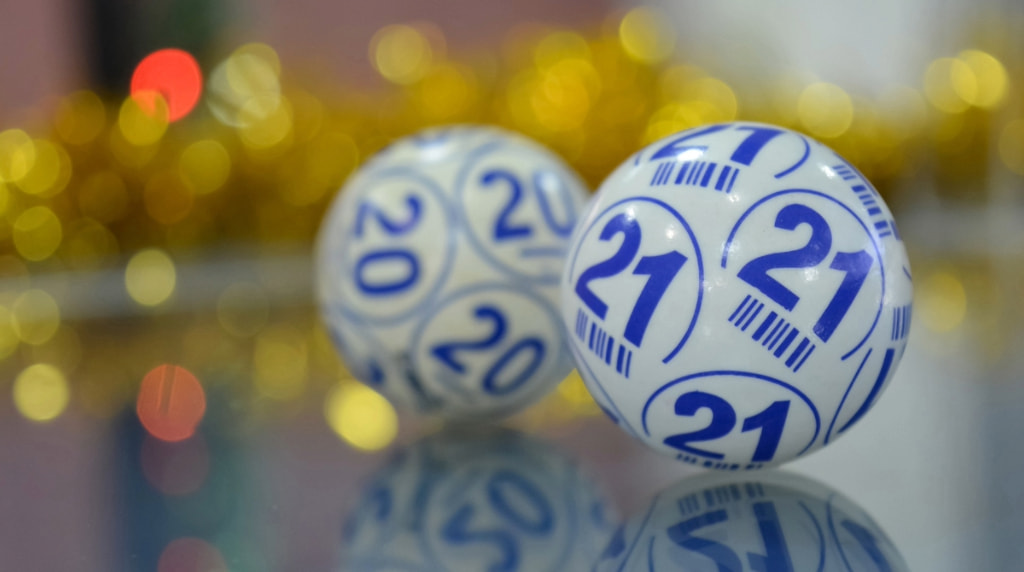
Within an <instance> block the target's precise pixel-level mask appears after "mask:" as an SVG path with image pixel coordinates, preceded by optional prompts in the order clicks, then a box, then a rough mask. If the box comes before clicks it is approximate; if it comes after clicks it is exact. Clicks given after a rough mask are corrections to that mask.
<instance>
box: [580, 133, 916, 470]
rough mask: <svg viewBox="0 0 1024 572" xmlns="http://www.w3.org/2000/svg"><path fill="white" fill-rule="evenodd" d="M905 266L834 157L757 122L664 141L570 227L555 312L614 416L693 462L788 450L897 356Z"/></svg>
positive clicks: (885, 217) (873, 207)
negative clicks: (573, 228) (559, 312)
mask: <svg viewBox="0 0 1024 572" xmlns="http://www.w3.org/2000/svg"><path fill="white" fill-rule="evenodd" d="M911 296H912V291H911V275H910V265H909V263H908V261H907V256H906V252H905V250H904V248H903V243H902V240H901V238H900V235H899V232H898V230H897V228H896V225H895V223H894V221H893V217H892V214H891V213H890V212H889V209H888V208H887V207H886V205H885V203H884V202H883V201H882V198H881V197H880V196H879V194H878V192H877V191H876V190H875V189H874V187H872V185H871V183H870V182H868V181H867V180H866V179H864V177H863V176H862V175H861V174H860V173H859V172H858V171H857V170H856V169H855V168H853V167H852V166H851V165H850V164H849V163H848V162H846V161H845V160H844V159H843V158H842V157H840V156H839V155H837V154H836V153H835V152H833V151H832V150H831V149H829V148H827V147H825V146H824V145H822V144H821V143H818V142H817V141H814V140H811V139H809V138H808V137H806V136H804V135H801V134H799V133H796V132H793V131H790V130H787V129H784V128H781V127H774V126H770V125H764V124H757V123H723V124H716V125H708V126H703V127H698V128H695V129H691V130H689V131H684V132H682V133H678V134H676V135H673V136H670V137H666V138H665V139H662V140H661V141H658V142H656V143H654V144H652V145H650V146H649V147H647V148H645V149H644V150H642V151H641V152H639V153H637V154H636V155H635V156H633V157H631V158H630V159H629V160H627V161H626V162H625V163H623V164H622V165H621V166H619V168H618V169H616V170H615V172H613V173H612V174H611V175H610V176H609V177H608V178H607V179H606V180H605V181H604V183H603V184H602V186H601V188H600V189H599V190H598V192H597V195H596V197H595V199H594V200H593V201H592V202H591V204H590V205H589V206H588V209H587V212H585V213H584V215H583V217H582V219H581V221H580V224H579V226H578V227H577V229H576V231H575V233H574V234H573V237H572V240H571V245H570V248H569V256H568V260H567V262H566V268H565V271H564V274H563V280H562V318H563V320H564V321H565V323H566V326H567V327H568V331H569V336H570V346H571V348H572V351H573V354H574V357H575V358H576V361H577V364H578V366H579V370H580V374H581V376H582V377H583V379H584V381H585V382H586V384H587V387H588V388H589V389H590V392H591V394H592V395H593V396H594V399H595V400H596V401H597V402H598V404H599V405H600V406H601V407H602V408H603V409H604V410H605V412H606V413H608V415H609V417H611V418H612V419H613V420H614V421H615V422H616V423H618V424H619V426H620V427H621V428H622V429H624V430H625V431H627V432H628V433H630V434H632V435H634V436H635V437H637V438H638V439H640V440H641V441H643V442H644V443H646V444H648V445H649V446H651V447H653V448H654V449H656V450H659V451H662V452H664V453H666V454H669V455H672V456H674V457H676V458H677V459H679V460H681V461H684V462H687V463H692V464H696V465H700V466H703V467H708V468H717V469H725V470H736V469H754V468H760V467H763V466H767V465H771V464H777V463H780V462H784V461H786V460H789V459H793V458H796V457H799V456H801V455H805V454H807V453H809V452H811V451H813V450H815V449H818V448H820V447H822V446H824V445H827V444H828V443H830V442H831V441H834V440H835V439H837V438H838V437H839V436H840V435H842V434H843V433H845V432H846V431H847V430H848V429H849V428H850V427H851V426H852V425H853V424H855V423H856V422H858V421H859V420H860V419H861V418H862V417H863V416H864V414H865V413H866V412H867V411H868V409H870V408H871V406H872V405H873V404H874V403H875V402H876V401H877V399H878V397H879V395H880V394H881V393H882V391H883V390H884V389H885V386H886V384H887V383H888V381H889V379H891V377H892V375H893V372H894V371H895V370H896V365H897V363H898V362H899V360H900V358H901V357H902V355H903V351H904V348H905V346H906V341H907V335H908V334H909V331H910V316H911Z"/></svg>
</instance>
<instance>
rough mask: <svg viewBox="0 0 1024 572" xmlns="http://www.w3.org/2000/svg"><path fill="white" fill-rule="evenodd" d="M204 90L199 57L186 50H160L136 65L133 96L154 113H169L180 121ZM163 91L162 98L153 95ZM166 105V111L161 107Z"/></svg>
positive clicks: (173, 118)
mask: <svg viewBox="0 0 1024 572" xmlns="http://www.w3.org/2000/svg"><path fill="white" fill-rule="evenodd" d="M202 91H203V73H202V70H200V69H199V64H198V63H196V60H195V58H193V57H192V56H191V54H189V53H188V52H186V51H183V50H179V49H175V48H167V49H163V50H157V51H155V52H153V53H151V54H149V55H148V56H146V57H145V58H143V60H142V61H141V62H139V65H138V66H136V67H135V72H134V73H133V74H132V83H131V94H132V99H133V100H135V101H136V102H138V104H139V105H140V106H141V108H142V109H144V110H145V111H146V112H147V113H149V114H150V115H151V116H158V115H159V114H160V113H166V117H167V120H169V121H178V120H179V119H182V118H183V117H185V116H186V115H188V114H189V112H191V111H192V109H193V108H194V107H195V106H196V103H197V102H198V101H199V96H200V94H201V93H202ZM155 94H159V96H160V97H153V95H155ZM163 105H166V111H165V112H164V111H161V110H160V106H163Z"/></svg>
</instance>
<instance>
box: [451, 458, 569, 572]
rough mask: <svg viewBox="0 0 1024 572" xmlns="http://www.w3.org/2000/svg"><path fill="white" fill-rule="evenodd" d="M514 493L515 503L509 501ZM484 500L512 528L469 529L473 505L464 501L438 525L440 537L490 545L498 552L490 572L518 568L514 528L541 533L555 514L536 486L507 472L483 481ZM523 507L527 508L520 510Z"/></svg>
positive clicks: (546, 530)
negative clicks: (485, 487)
mask: <svg viewBox="0 0 1024 572" xmlns="http://www.w3.org/2000/svg"><path fill="white" fill-rule="evenodd" d="M511 495H514V497H515V500H517V501H519V502H510V501H509V497H510V496H511ZM487 500H488V503H489V504H490V506H491V508H492V509H493V510H494V512H495V513H497V515H498V516H500V517H501V520H502V521H504V522H506V523H508V524H509V525H511V527H512V528H513V530H508V529H506V528H502V527H493V528H490V529H477V530H472V529H471V525H470V523H471V521H472V520H473V517H474V516H475V514H476V510H475V507H474V506H473V505H472V504H470V503H466V504H464V505H462V506H461V507H459V509H458V510H456V511H455V513H454V514H453V515H452V516H451V518H449V519H448V521H447V522H446V523H445V524H444V526H443V527H442V528H441V537H442V538H444V539H445V540H446V541H447V542H449V543H451V544H454V545H456V546H459V545H465V544H484V545H491V546H493V547H494V549H496V550H497V551H498V552H499V553H500V560H498V561H496V562H494V563H492V564H491V565H490V566H489V567H488V568H487V570H488V571H490V572H499V571H501V572H506V571H508V572H510V571H513V570H518V569H519V542H518V541H517V538H516V535H515V534H514V533H515V532H516V530H518V531H521V532H523V533H525V534H528V535H531V536H541V537H542V536H545V535H547V534H549V533H550V532H551V530H552V529H553V528H554V520H555V515H554V511H553V510H552V508H551V503H550V502H548V500H547V498H546V497H545V496H544V494H543V492H541V491H540V490H539V489H538V488H537V487H536V485H534V484H533V483H531V482H530V481H528V480H527V479H524V478H523V477H521V476H519V475H518V474H516V473H512V472H509V471H504V470H503V471H499V472H498V473H496V474H495V475H494V476H492V477H491V478H490V480H489V481H488V482H487ZM524 509H529V510H528V511H527V510H524Z"/></svg>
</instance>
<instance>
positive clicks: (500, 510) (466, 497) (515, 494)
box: [342, 428, 617, 572]
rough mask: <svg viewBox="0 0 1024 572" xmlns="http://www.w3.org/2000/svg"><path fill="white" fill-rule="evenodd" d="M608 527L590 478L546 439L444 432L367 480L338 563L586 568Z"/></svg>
mask: <svg viewBox="0 0 1024 572" xmlns="http://www.w3.org/2000/svg"><path fill="white" fill-rule="evenodd" d="M616 524H617V519H616V516H615V513H614V510H613V508H612V506H611V503H610V502H609V500H608V498H607V497H606V496H605V495H604V493H603V492H602V491H601V490H600V489H599V488H598V487H597V486H596V485H595V483H594V481H593V480H592V479H591V478H590V477H589V476H588V475H587V474H585V472H584V471H583V470H582V469H581V468H580V467H579V466H578V465H577V464H576V463H574V462H573V461H572V460H571V459H569V458H567V457H566V456H565V455H563V454H562V453H561V452H559V451H558V450H556V449H555V448H553V447H551V446H549V445H548V444H547V443H545V442H543V441H540V440H538V439H536V438H533V437H530V436H527V435H523V434H520V433H516V432H513V431H508V430H502V429H493V428H491V429H488V428H484V429H483V430H481V429H479V428H475V429H473V430H471V431H469V430H465V431H462V432H446V433H442V434H440V435H434V436H431V437H428V438H426V439H423V440H421V441H420V442H418V443H416V444H415V445H413V446H412V447H410V448H408V449H406V450H403V451H401V452H400V453H399V455H398V456H397V458H396V459H395V460H394V462H392V463H391V464H389V465H388V466H387V467H386V468H384V469H383V470H382V471H380V472H379V473H378V474H377V475H376V476H375V478H374V479H373V481H372V483H371V484H370V485H369V486H368V487H367V488H366V491H365V493H364V495H363V497H362V499H361V500H360V502H359V503H358V504H357V506H356V507H355V509H354V510H353V511H352V513H351V514H350V515H349V516H348V518H347V519H346V523H345V527H344V531H343V539H344V556H343V561H344V567H343V568H342V569H343V570H347V571H349V572H364V571H365V572H369V571H378V570H431V571H436V572H462V571H464V570H506V571H509V572H513V571H521V572H563V571H566V570H589V569H590V568H591V566H592V565H593V563H594V561H595V559H596V556H597V554H599V553H600V551H601V549H602V548H603V547H604V546H605V545H606V544H607V542H608V539H609V537H610V536H611V533H612V531H613V530H614V529H615V525H616Z"/></svg>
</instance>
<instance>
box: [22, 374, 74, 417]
mask: <svg viewBox="0 0 1024 572" xmlns="http://www.w3.org/2000/svg"><path fill="white" fill-rule="evenodd" d="M70 395H71V391H70V389H69V388H68V382H67V380H66V379H64V374H63V373H61V371H60V370H59V369H57V368H56V367H54V366H52V365H49V364H44V363H38V364H34V365H30V366H28V367H27V368H25V369H24V370H22V372H21V373H19V374H18V377H17V378H15V380H14V405H15V407H17V409H18V412H19V413H21V414H22V416H24V417H25V418H26V419H29V420H31V421H35V422H38V423H45V422H47V421H52V420H54V419H56V418H57V417H59V416H60V414H61V413H63V412H64V409H65V408H66V407H67V405H68V401H69V400H70Z"/></svg>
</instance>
